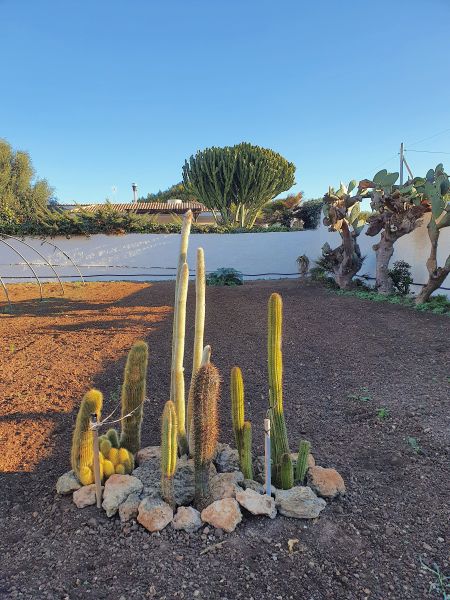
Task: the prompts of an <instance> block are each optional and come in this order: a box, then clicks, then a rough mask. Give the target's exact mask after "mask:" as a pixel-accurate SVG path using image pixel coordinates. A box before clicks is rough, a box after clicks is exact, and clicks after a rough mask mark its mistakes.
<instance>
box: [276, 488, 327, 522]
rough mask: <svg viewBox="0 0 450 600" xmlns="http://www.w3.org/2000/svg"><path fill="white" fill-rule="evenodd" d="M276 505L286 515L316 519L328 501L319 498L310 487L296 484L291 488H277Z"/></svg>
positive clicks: (295, 517)
mask: <svg viewBox="0 0 450 600" xmlns="http://www.w3.org/2000/svg"><path fill="white" fill-rule="evenodd" d="M275 505H276V507H277V508H278V511H279V513H280V514H281V515H284V516H285V517H293V518H294V519H316V518H317V517H318V516H319V514H320V513H321V511H322V510H323V509H324V508H325V506H326V505H327V503H326V502H325V500H323V499H322V498H318V497H317V496H316V494H315V493H314V492H313V491H312V489H311V488H310V487H300V486H296V487H293V488H291V489H290V490H277V491H276V494H275Z"/></svg>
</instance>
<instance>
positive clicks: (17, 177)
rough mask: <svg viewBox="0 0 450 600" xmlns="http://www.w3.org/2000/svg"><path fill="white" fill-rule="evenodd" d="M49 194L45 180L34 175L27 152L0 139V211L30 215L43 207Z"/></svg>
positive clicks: (15, 214) (50, 196)
mask: <svg viewBox="0 0 450 600" xmlns="http://www.w3.org/2000/svg"><path fill="white" fill-rule="evenodd" d="M52 196H53V189H52V188H51V187H50V186H49V185H48V183H47V181H46V180H45V179H37V178H36V177H35V172H34V169H33V165H32V163H31V159H30V156H29V154H28V153H27V152H23V151H21V150H13V148H12V147H11V145H10V144H9V143H8V142H7V141H6V140H1V139H0V211H1V212H2V213H3V214H4V215H11V216H14V217H20V218H30V217H33V216H35V215H36V214H37V213H38V212H39V211H41V210H45V209H46V207H47V206H48V204H49V202H50V200H51V199H52Z"/></svg>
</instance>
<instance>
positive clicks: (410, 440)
mask: <svg viewBox="0 0 450 600" xmlns="http://www.w3.org/2000/svg"><path fill="white" fill-rule="evenodd" d="M406 441H407V442H408V444H409V446H410V447H411V448H412V449H413V450H414V452H415V453H416V454H422V448H421V447H420V444H419V442H418V440H417V438H415V437H411V436H408V437H407V438H406Z"/></svg>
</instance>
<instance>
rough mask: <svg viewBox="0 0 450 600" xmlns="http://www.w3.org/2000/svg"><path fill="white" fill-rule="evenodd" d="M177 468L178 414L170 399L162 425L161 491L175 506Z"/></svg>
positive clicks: (171, 504)
mask: <svg viewBox="0 0 450 600" xmlns="http://www.w3.org/2000/svg"><path fill="white" fill-rule="evenodd" d="M176 468H177V415H176V411H175V404H174V403H173V402H172V401H171V400H169V401H168V402H166V405H165V406H164V411H163V415H162V427H161V493H162V497H163V499H164V500H165V501H166V502H167V504H170V506H172V507H173V506H175V500H174V496H173V477H174V475H175V470H176Z"/></svg>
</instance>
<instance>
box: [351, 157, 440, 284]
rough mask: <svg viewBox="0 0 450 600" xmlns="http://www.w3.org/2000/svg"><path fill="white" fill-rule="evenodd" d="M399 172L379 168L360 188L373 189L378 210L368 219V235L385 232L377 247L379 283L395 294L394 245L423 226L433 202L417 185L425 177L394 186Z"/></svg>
mask: <svg viewBox="0 0 450 600" xmlns="http://www.w3.org/2000/svg"><path fill="white" fill-rule="evenodd" d="M397 179H398V173H388V172H387V171H386V169H383V170H382V171H379V172H378V173H377V174H376V175H375V177H374V178H373V180H368V179H365V180H363V181H360V183H359V190H360V191H362V190H369V193H368V195H369V196H370V197H371V207H372V210H373V211H374V214H372V215H371V216H370V217H369V218H368V224H369V226H368V228H367V231H366V234H367V235H370V236H375V235H377V234H379V233H380V232H381V239H380V241H379V242H378V243H377V244H375V245H374V246H373V249H374V250H375V253H376V286H377V289H378V291H379V293H381V294H390V293H392V280H391V278H390V277H389V272H388V270H389V261H390V259H391V257H392V255H393V253H394V244H395V242H396V241H397V240H398V239H399V238H401V237H402V236H404V235H406V234H408V233H411V231H414V229H415V228H416V227H417V226H418V225H420V223H421V220H420V219H421V218H422V217H423V215H424V214H425V213H426V212H429V211H430V205H429V202H428V201H427V200H426V198H425V197H424V195H423V194H422V193H421V191H420V189H418V187H416V185H417V186H420V185H421V184H422V183H423V179H421V178H419V177H416V178H415V179H413V180H412V181H411V182H408V183H406V184H404V185H394V184H395V182H396V181H397Z"/></svg>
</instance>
